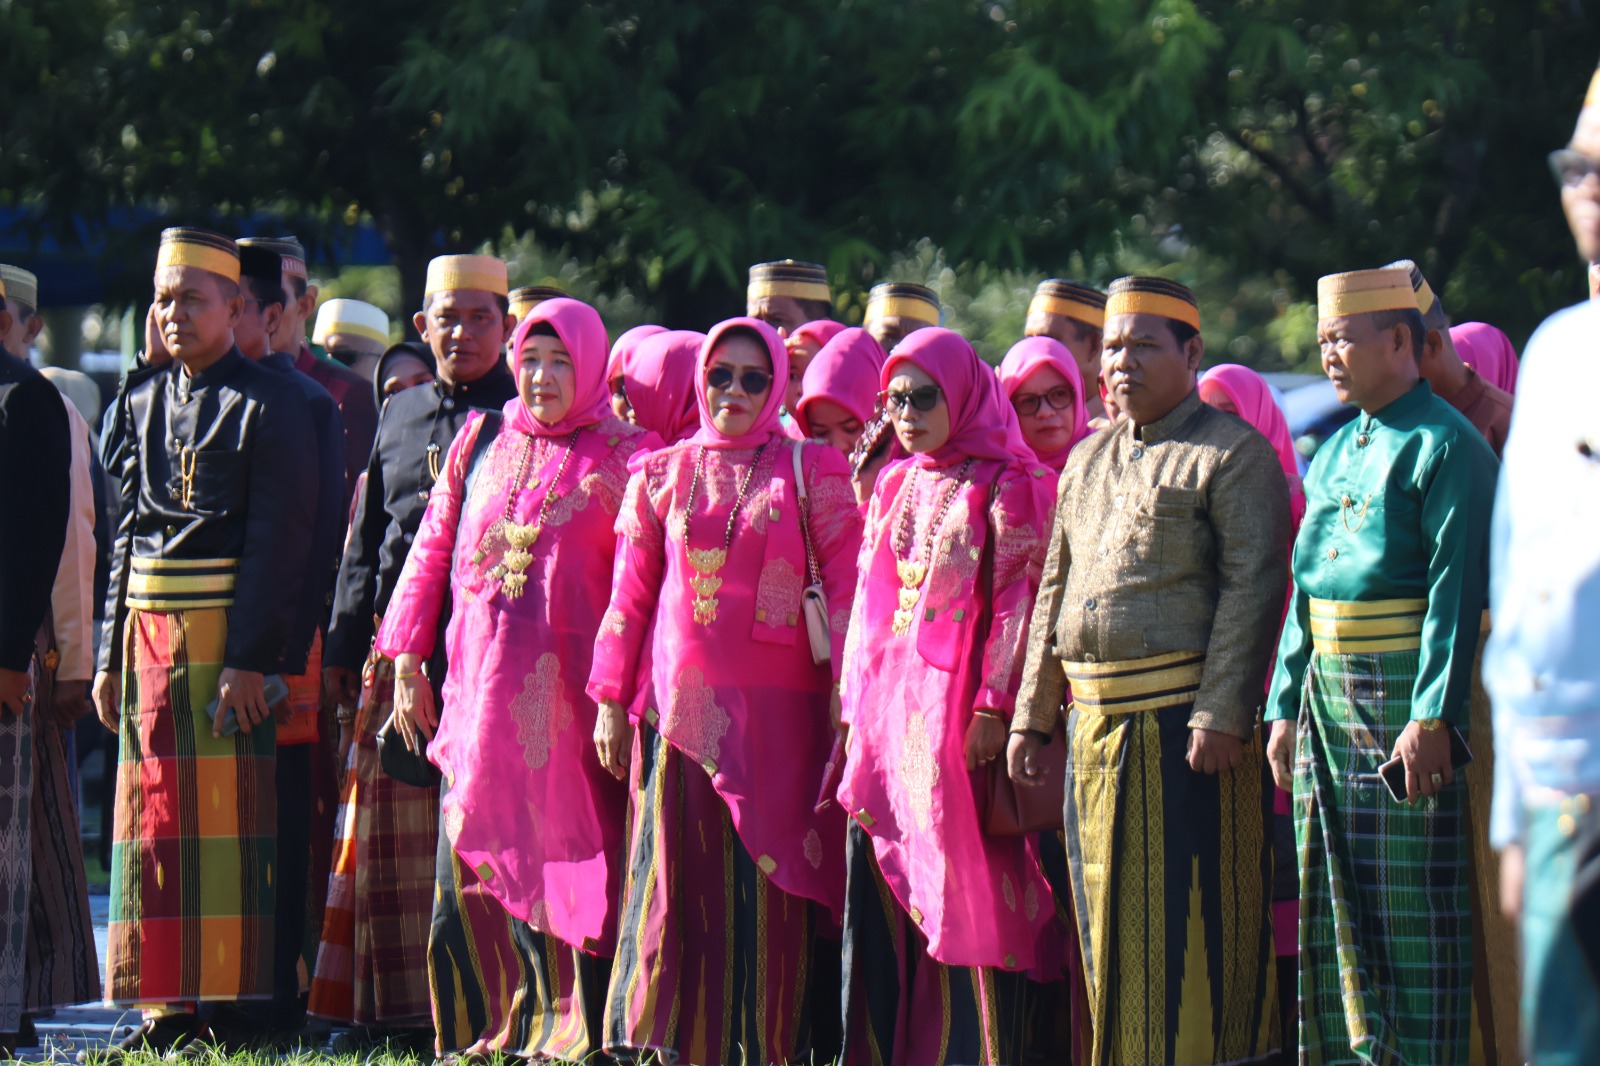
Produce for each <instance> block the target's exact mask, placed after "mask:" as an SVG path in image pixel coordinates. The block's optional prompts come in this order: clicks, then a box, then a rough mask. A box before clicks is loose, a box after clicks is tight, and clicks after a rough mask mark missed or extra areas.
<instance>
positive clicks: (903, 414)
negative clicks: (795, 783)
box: [839, 327, 1060, 1066]
mask: <svg viewBox="0 0 1600 1066" xmlns="http://www.w3.org/2000/svg"><path fill="white" fill-rule="evenodd" d="M880 381H881V382H882V384H883V388H884V393H883V401H884V404H885V407H886V408H887V410H888V412H889V416H890V417H891V418H892V419H893V421H894V427H895V434H896V436H897V438H898V440H899V442H900V444H901V445H902V446H903V447H904V448H905V450H906V451H907V452H908V453H910V457H909V458H908V459H904V460H901V461H899V462H896V463H893V464H891V465H890V466H889V467H888V468H887V469H886V470H884V472H883V473H882V475H880V476H879V478H878V483H877V488H876V489H875V491H874V493H873V497H872V505H871V508H870V510H869V512H868V517H867V532H866V535H865V542H864V545H863V551H862V558H861V575H860V580H859V583H858V585H857V587H856V599H855V610H854V615H853V617H852V621H851V629H850V636H849V639H848V641H847V644H846V650H845V674H844V685H843V711H844V720H845V722H846V724H847V726H848V728H849V730H850V732H851V734H852V735H851V737H850V748H849V752H850V754H849V760H848V762H847V764H846V767H845V773H844V783H843V785H842V786H841V788H840V790H839V801H840V803H842V804H843V805H844V806H845V807H846V809H847V810H848V811H849V812H850V813H851V815H852V816H853V818H854V824H853V825H851V827H850V834H849V844H848V849H847V854H848V859H847V861H848V864H849V887H848V895H847V902H846V910H845V945H844V950H845V973H846V974H847V975H848V977H849V980H850V987H849V988H848V989H847V990H846V1012H845V1014H846V1016H845V1041H846V1049H847V1050H846V1058H847V1061H851V1062H854V1061H862V1062H866V1061H876V1060H877V1059H878V1057H879V1056H880V1055H881V1058H882V1061H884V1062H885V1063H891V1062H892V1063H919V1064H934V1066H937V1064H940V1063H972V1062H996V1063H1018V1062H1020V1061H1021V1058H1022V1042H1023V1032H1022V1023H1023V1018H1024V1014H1025V1010H1026V1007H1027V1002H1026V1001H1027V999H1028V997H1029V994H1030V993H1029V989H1028V983H1027V981H1026V979H1025V977H1024V972H1025V971H1028V970H1030V969H1034V968H1036V967H1042V966H1045V965H1047V964H1048V963H1059V961H1060V960H1059V958H1052V959H1049V960H1046V959H1045V958H1044V957H1043V956H1044V954H1045V953H1044V952H1041V951H1040V945H1041V944H1042V943H1045V942H1048V941H1049V936H1048V933H1047V931H1046V927H1047V925H1048V924H1049V923H1050V922H1051V920H1052V918H1053V916H1054V913H1055V910H1054V904H1053V902H1052V900H1051V895H1050V888H1049V885H1048V884H1047V883H1046V882H1045V879H1044V876H1043V875H1042V874H1041V872H1040V870H1039V865H1038V861H1037V858H1036V856H1035V854H1034V850H1033V847H1032V844H1031V843H1030V842H1029V841H1028V840H1027V839H1026V838H1025V837H1020V836H1008V837H1001V836H990V835H987V834H986V833H985V831H984V804H983V802H982V801H983V798H984V797H986V795H987V791H988V781H989V775H990V773H991V772H992V769H993V767H997V766H1001V765H1003V764H1002V763H997V762H995V760H996V758H997V757H1001V756H1003V753H1004V746H1005V739H1006V722H1007V720H1008V719H1009V718H1010V717H1011V710H1012V707H1013V704H1014V700H1015V695H1016V691H1017V685H1018V682H1019V681H1020V676H1019V672H1018V671H1019V668H1020V666H1021V663H1022V654H1023V652H1024V650H1025V647H1026V637H1027V629H1028V616H1029V613H1030V611H1031V610H1032V606H1033V596H1034V588H1035V581H1036V575H1037V574H1038V572H1039V567H1040V565H1041V563H1042V561H1043V545H1044V531H1045V529H1046V528H1047V524H1048V522H1049V520H1050V518H1051V515H1050V503H1049V486H1048V479H1047V478H1043V477H1037V476H1035V475H1034V472H1033V471H1034V469H1036V467H1037V464H1036V463H1035V462H1034V459H1033V456H1032V455H1031V453H1029V452H1028V450H1027V448H1026V446H1025V445H1023V444H1022V442H1021V438H1020V434H1013V433H1011V432H1009V431H1008V426H1007V418H1006V414H1007V412H1006V409H1005V407H1004V404H1005V402H1006V401H1005V398H1004V396H1003V394H1002V393H1001V391H1000V386H999V382H998V379H997V378H996V377H995V375H994V374H993V372H992V371H991V370H990V369H989V368H988V367H987V366H985V365H984V364H983V363H981V362H980V361H979V360H978V357H977V355H976V354H975V353H974V352H973V350H972V347H971V345H969V344H968V343H967V342H966V341H965V340H963V339H962V338H961V337H960V336H959V335H958V334H956V333H953V332H951V331H950V330H946V329H939V328H936V327H935V328H928V329H921V330H918V331H916V332H915V333H913V334H911V335H910V336H909V337H907V338H906V339H905V340H903V341H901V342H900V344H899V345H898V346H897V347H896V348H895V350H894V352H893V353H891V354H890V356H889V359H888V362H887V363H886V364H885V365H884V369H883V372H882V375H881V376H880ZM991 764H993V766H991ZM1055 947H1056V950H1057V951H1059V944H1057V945H1055Z"/></svg>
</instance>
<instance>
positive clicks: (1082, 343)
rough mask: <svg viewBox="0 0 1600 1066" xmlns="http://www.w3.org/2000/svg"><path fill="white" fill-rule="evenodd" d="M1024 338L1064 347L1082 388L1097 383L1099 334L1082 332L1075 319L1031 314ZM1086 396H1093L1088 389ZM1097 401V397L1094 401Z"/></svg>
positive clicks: (1087, 331)
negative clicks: (1049, 341)
mask: <svg viewBox="0 0 1600 1066" xmlns="http://www.w3.org/2000/svg"><path fill="white" fill-rule="evenodd" d="M1022 335H1023V336H1024V337H1049V338H1051V339H1052V340H1055V341H1059V342H1060V343H1062V344H1064V345H1066V346H1067V351H1069V352H1071V353H1072V358H1073V359H1074V360H1075V361H1076V362H1077V364H1078V373H1079V374H1080V375H1081V376H1082V377H1083V380H1084V382H1085V383H1086V384H1089V383H1093V382H1096V381H1099V380H1100V333H1099V331H1097V330H1094V329H1085V328H1084V327H1083V325H1082V324H1081V323H1080V322H1079V321H1078V320H1077V319H1075V318H1070V317H1068V316H1067V315H1057V314H1052V313H1051V312H1049V311H1032V312H1029V314H1028V321H1027V324H1026V325H1024V326H1023V328H1022ZM1089 391H1090V392H1097V390H1096V389H1090V390H1089ZM1095 398H1096V400H1098V399H1099V397H1098V395H1097V396H1096V397H1095Z"/></svg>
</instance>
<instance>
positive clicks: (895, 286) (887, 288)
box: [862, 281, 939, 326]
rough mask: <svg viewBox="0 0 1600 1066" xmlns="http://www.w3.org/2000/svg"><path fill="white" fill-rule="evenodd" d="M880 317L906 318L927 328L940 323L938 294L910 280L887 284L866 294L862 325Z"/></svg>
mask: <svg viewBox="0 0 1600 1066" xmlns="http://www.w3.org/2000/svg"><path fill="white" fill-rule="evenodd" d="M880 318H909V319H911V320H912V321H914V322H925V323H927V324H928V325H930V326H937V325H938V324H939V294H938V293H936V292H934V291H933V290H932V289H930V288H928V287H927V286H926V285H918V284H916V283H914V282H910V281H886V282H884V283H883V284H882V285H874V286H873V287H872V291H871V292H869V293H868V294H867V313H866V318H865V320H864V321H863V323H862V324H863V325H866V324H867V323H869V322H876V321H877V320H878V319H880Z"/></svg>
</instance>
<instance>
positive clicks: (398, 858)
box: [309, 659, 439, 1026]
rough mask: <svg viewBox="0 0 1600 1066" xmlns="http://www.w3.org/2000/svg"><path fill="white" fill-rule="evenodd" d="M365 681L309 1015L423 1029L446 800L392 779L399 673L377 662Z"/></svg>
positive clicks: (432, 790)
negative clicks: (381, 737) (390, 746)
mask: <svg viewBox="0 0 1600 1066" xmlns="http://www.w3.org/2000/svg"><path fill="white" fill-rule="evenodd" d="M363 680H364V683H363V687H362V692H361V706H360V708H359V710H358V711H357V714H356V728H355V734H356V736H355V742H354V743H352V744H351V745H350V756H349V760H348V762H347V764H346V768H345V784H344V799H343V802H342V803H341V805H340V807H339V820H338V835H337V838H336V839H335V842H334V861H333V873H332V875H331V876H329V878H328V880H327V886H328V905H327V909H326V910H325V911H324V913H323V921H322V943H321V945H320V946H319V947H318V949H317V965H316V968H315V971H314V975H313V977H312V981H311V1005H310V1008H309V1012H310V1013H311V1014H313V1015H316V1016H317V1017H319V1018H327V1019H329V1020H331V1021H336V1022H343V1023H347V1024H353V1025H385V1026H423V1025H427V1024H428V1023H429V1006H428V929H429V924H430V922H431V920H432V914H433V884H434V864H435V861H436V852H437V849H438V841H439V790H438V789H437V788H416V787H414V786H412V785H406V784H402V783H400V782H399V781H396V780H394V779H393V778H391V777H389V776H388V775H387V774H385V773H384V772H383V767H382V766H381V765H379V762H378V732H379V731H380V730H381V729H382V728H383V724H384V722H386V721H388V718H389V714H390V712H392V711H393V710H394V663H393V662H392V661H391V660H388V659H380V660H378V661H377V663H376V664H375V665H372V666H369V668H368V670H367V672H366V676H365V678H364V679H363Z"/></svg>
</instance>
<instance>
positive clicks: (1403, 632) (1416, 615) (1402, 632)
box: [1311, 599, 1428, 655]
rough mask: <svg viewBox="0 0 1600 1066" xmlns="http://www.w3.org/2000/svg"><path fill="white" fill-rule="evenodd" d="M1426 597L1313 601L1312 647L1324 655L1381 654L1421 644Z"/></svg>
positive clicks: (1420, 645) (1417, 648)
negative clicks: (1419, 598) (1417, 598)
mask: <svg viewBox="0 0 1600 1066" xmlns="http://www.w3.org/2000/svg"><path fill="white" fill-rule="evenodd" d="M1427 611H1428V601H1427V600H1425V599H1424V600H1363V601H1352V600H1312V601H1311V646H1312V647H1313V648H1315V649H1316V650H1317V651H1319V652H1322V653H1323V654H1324V655H1381V654H1383V653H1384V652H1390V651H1417V650H1419V649H1420V648H1421V647H1422V617H1423V615H1425V614H1426V613H1427Z"/></svg>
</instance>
